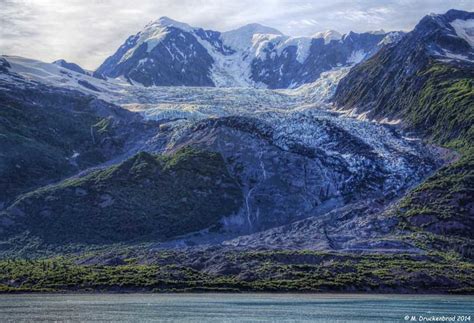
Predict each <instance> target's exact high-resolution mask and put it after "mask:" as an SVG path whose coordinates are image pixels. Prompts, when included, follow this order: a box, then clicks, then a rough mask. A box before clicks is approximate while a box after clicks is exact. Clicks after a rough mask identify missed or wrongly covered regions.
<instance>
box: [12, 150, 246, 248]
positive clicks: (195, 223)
mask: <svg viewBox="0 0 474 323" xmlns="http://www.w3.org/2000/svg"><path fill="white" fill-rule="evenodd" d="M241 203H242V196H241V191H240V188H239V187H238V185H237V183H236V182H235V181H234V180H233V178H231V177H230V175H229V174H228V172H227V169H226V166H225V163H224V160H223V159H222V157H221V156H220V155H219V154H217V153H212V152H207V151H201V150H197V149H194V148H183V149H181V150H180V151H178V152H176V153H175V154H173V155H171V156H153V155H150V154H148V153H146V152H140V153H138V154H137V155H135V156H134V157H132V158H130V159H128V160H126V161H124V162H122V163H120V164H118V165H115V166H111V167H109V168H105V169H103V170H98V171H95V172H93V173H90V174H88V175H86V176H83V177H79V178H72V179H68V180H65V181H63V182H61V183H59V184H56V185H52V186H46V187H43V188H40V189H38V190H36V191H33V192H30V193H27V194H25V195H23V196H20V197H19V198H18V199H17V200H16V202H15V203H14V204H13V205H12V206H11V207H9V208H8V209H7V211H6V212H5V214H4V216H3V219H4V222H5V220H6V221H7V223H10V222H11V223H12V224H11V225H9V226H7V227H6V229H5V230H7V232H8V233H9V235H10V236H12V235H15V234H20V233H21V232H25V231H29V232H30V234H31V235H32V236H36V237H40V238H41V239H42V240H43V241H44V242H46V243H50V244H63V243H88V244H101V243H113V242H124V241H131V240H134V241H143V240H147V239H152V240H155V241H156V240H161V239H167V238H170V237H174V236H177V235H181V234H186V233H190V232H193V231H198V230H201V229H205V228H208V227H210V226H213V225H217V224H218V223H219V220H220V219H221V218H222V217H223V216H226V215H230V214H232V213H234V212H236V211H237V210H238V209H239V207H240V205H241ZM19 215H21V216H19Z"/></svg>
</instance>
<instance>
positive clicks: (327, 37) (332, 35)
mask: <svg viewBox="0 0 474 323" xmlns="http://www.w3.org/2000/svg"><path fill="white" fill-rule="evenodd" d="M311 37H312V38H323V39H324V43H325V44H329V43H330V42H331V41H333V40H340V39H341V38H342V35H341V33H339V32H338V31H336V30H326V31H320V32H317V33H316V34H314V35H313V36H311Z"/></svg>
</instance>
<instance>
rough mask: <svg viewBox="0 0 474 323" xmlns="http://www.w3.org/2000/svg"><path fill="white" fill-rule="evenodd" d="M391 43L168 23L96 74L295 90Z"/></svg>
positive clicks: (149, 29)
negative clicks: (226, 29) (215, 28)
mask: <svg viewBox="0 0 474 323" xmlns="http://www.w3.org/2000/svg"><path fill="white" fill-rule="evenodd" d="M384 39H385V41H384ZM390 39H391V41H393V40H394V39H395V37H391V33H389V34H385V33H361V34H358V33H353V32H350V33H349V34H347V35H344V36H342V35H340V34H339V33H338V32H336V31H327V32H323V33H317V34H315V35H313V36H311V37H290V36H286V35H283V34H282V33H281V32H280V31H278V30H276V29H274V28H270V27H266V26H262V25H259V24H249V25H246V26H243V27H241V28H238V29H236V30H232V31H227V32H223V33H220V32H217V31H212V30H204V29H202V28H196V27H191V26H190V25H188V24H185V23H181V22H177V21H174V20H172V19H170V18H167V17H162V18H160V19H158V20H156V21H154V22H151V23H149V24H148V25H146V26H145V28H144V29H143V30H142V31H140V32H139V33H137V34H135V35H133V36H130V37H129V38H128V39H127V40H126V41H125V43H124V44H123V45H122V46H120V48H119V49H118V50H117V51H116V52H115V54H113V55H112V56H110V57H109V58H107V59H106V60H105V62H104V63H103V64H102V65H101V66H100V67H99V68H98V69H97V71H96V72H97V74H99V75H102V74H103V75H105V76H107V77H111V78H117V77H123V78H125V79H127V80H128V81H129V82H130V83H134V84H142V85H144V86H151V85H185V86H217V87H235V86H244V87H248V86H251V87H266V88H293V87H297V86H300V85H302V84H306V83H311V82H314V81H315V80H317V79H318V77H319V76H320V74H321V73H322V72H325V71H328V70H331V69H333V68H335V67H342V66H348V65H352V64H354V63H358V62H360V61H362V60H364V59H366V58H368V57H370V56H371V55H373V54H374V53H375V52H376V51H377V50H378V49H379V48H380V47H381V46H383V45H384V44H385V43H387V42H390Z"/></svg>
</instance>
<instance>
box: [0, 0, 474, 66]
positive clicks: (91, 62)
mask: <svg viewBox="0 0 474 323" xmlns="http://www.w3.org/2000/svg"><path fill="white" fill-rule="evenodd" d="M450 8H458V9H465V10H470V11H472V10H474V2H473V1H472V0H417V1H412V0H355V1H347V0H318V1H317V0H312V1H309V0H293V1H291V0H241V1H231V0H206V1H205V0H160V1H156V0H135V1H128V0H89V1H84V0H0V53H2V54H10V55H20V56H26V57H32V58H36V59H40V60H44V61H52V60H55V59H59V58H64V59H67V60H69V61H73V62H76V63H79V64H80V65H82V66H84V67H86V68H89V69H95V68H96V67H97V66H98V65H99V64H100V63H101V62H102V61H103V60H104V59H105V58H106V57H107V56H108V55H110V54H112V53H113V52H114V51H115V50H116V48H117V47H118V46H120V45H121V44H122V42H123V41H124V40H125V39H126V38H127V37H128V36H129V35H131V34H134V33H136V32H138V31H139V30H140V29H141V28H142V27H143V26H144V25H145V24H146V23H148V22H149V21H152V20H155V19H157V18H159V17H161V16H169V17H171V18H173V19H176V20H180V21H184V22H187V23H189V24H190V25H193V26H199V27H203V28H209V29H214V30H220V31H225V30H230V29H233V28H237V27H239V26H241V25H244V24H247V23H253V22H258V23H262V24H265V25H268V26H271V27H274V28H277V29H279V30H281V31H282V32H284V33H286V34H289V35H310V34H314V33H315V32H318V31H322V30H326V29H335V30H338V31H340V32H342V33H346V32H348V31H350V30H353V31H359V32H360V31H367V30H378V29H385V30H400V29H402V30H410V29H411V28H413V27H414V25H415V24H416V23H417V22H418V21H419V20H420V18H421V17H423V16H424V15H426V14H428V13H431V12H435V13H442V12H445V11H447V10H448V9H450Z"/></svg>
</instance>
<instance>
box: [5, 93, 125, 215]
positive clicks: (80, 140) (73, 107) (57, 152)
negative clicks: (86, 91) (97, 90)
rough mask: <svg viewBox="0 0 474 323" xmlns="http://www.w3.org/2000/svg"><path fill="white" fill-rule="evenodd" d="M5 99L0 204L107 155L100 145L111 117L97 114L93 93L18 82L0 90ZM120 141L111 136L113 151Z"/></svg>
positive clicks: (110, 148) (97, 161)
mask: <svg viewBox="0 0 474 323" xmlns="http://www.w3.org/2000/svg"><path fill="white" fill-rule="evenodd" d="M0 102H1V104H0V204H1V203H2V202H4V203H5V202H7V201H10V200H11V199H13V198H14V197H15V196H17V195H18V194H20V193H24V192H26V191H29V190H31V189H33V188H35V187H38V186H40V185H44V184H47V183H50V182H52V181H56V180H59V179H61V178H63V177H64V176H68V175H71V174H73V173H75V172H77V171H78V170H80V169H83V168H86V167H90V166H93V165H95V164H98V163H100V162H103V161H105V160H106V159H107V156H105V155H104V151H103V150H101V148H102V141H103V139H104V138H106V137H108V136H112V135H113V131H112V127H111V126H110V124H111V120H108V119H104V118H103V117H100V116H99V115H98V113H97V111H96V110H95V109H96V108H97V107H96V106H94V104H93V98H92V97H89V96H85V95H82V94H79V93H75V92H71V91H66V90H59V89H58V90H55V91H52V90H50V89H44V88H41V87H38V88H24V89H23V88H16V89H15V91H14V92H10V91H1V92H0ZM105 124H108V125H109V126H108V127H106V126H105ZM103 129H108V130H109V131H108V132H107V133H105V132H103ZM120 145H121V143H120V142H116V141H114V140H109V141H108V151H109V152H110V151H113V150H114V147H115V149H119V147H120ZM74 154H76V156H75V157H74V158H72V156H74ZM0 206H1V205H0Z"/></svg>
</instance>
